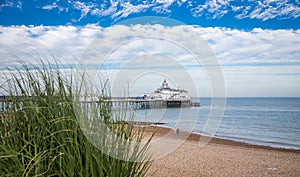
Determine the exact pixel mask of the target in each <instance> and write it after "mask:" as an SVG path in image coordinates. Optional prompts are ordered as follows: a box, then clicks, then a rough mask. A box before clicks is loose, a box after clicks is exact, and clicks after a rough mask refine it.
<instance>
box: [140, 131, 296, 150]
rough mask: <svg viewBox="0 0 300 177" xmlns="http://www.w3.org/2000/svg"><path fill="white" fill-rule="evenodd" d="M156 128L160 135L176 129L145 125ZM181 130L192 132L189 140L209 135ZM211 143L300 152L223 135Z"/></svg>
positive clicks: (213, 138) (197, 139)
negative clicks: (236, 139)
mask: <svg viewBox="0 0 300 177" xmlns="http://www.w3.org/2000/svg"><path fill="white" fill-rule="evenodd" d="M155 128H158V132H157V135H156V136H159V137H161V136H163V135H164V134H167V133H168V132H170V131H174V130H173V128H170V127H167V126H161V125H147V126H145V131H146V132H148V133H150V132H151V131H154V129H155ZM180 132H181V133H183V132H184V133H188V134H190V135H189V136H188V138H187V140H189V141H195V142H199V139H200V137H201V136H203V137H208V136H206V135H202V134H201V133H196V132H188V131H185V130H182V129H180ZM209 143H214V144H222V145H230V146H240V147H248V148H258V149H267V150H276V151H286V152H295V153H300V149H293V148H284V147H273V146H268V145H260V144H252V143H247V142H241V141H235V140H231V139H226V138H223V137H211V139H210V141H209V142H208V144H209Z"/></svg>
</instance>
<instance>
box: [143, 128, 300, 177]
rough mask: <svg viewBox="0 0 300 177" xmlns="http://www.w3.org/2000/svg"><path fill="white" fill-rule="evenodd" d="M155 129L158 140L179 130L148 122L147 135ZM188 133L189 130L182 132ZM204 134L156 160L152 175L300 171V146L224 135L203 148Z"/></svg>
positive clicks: (284, 173) (285, 173)
mask: <svg viewBox="0 0 300 177" xmlns="http://www.w3.org/2000/svg"><path fill="white" fill-rule="evenodd" d="M157 129H158V130H157ZM155 130H157V133H156V134H155V137H154V140H155V139H156V138H160V137H162V136H164V135H166V134H167V133H169V132H170V131H175V130H173V129H171V128H166V127H158V126H147V127H146V128H145V132H146V136H150V134H152V132H153V131H155ZM175 133H176V132H174V134H175ZM184 133H186V132H183V131H180V132H179V134H184ZM175 137H176V136H175ZM178 137H179V138H180V136H178ZM200 137H201V135H199V134H190V135H189V136H188V138H187V140H186V141H185V143H184V144H183V145H181V146H180V148H178V149H177V150H175V151H174V152H172V153H170V154H169V155H167V156H165V157H163V158H161V159H157V160H154V161H153V165H152V167H151V168H150V171H149V175H152V174H153V173H154V172H155V173H154V176H299V175H300V168H299V166H300V150H294V149H284V148H274V147H268V146H260V145H253V144H248V143H242V142H236V141H231V140H226V139H221V138H212V139H211V140H210V142H209V143H208V144H207V145H206V146H205V147H203V148H200V147H199V146H198V142H199V139H200Z"/></svg>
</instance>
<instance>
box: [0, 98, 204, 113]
mask: <svg viewBox="0 0 300 177" xmlns="http://www.w3.org/2000/svg"><path fill="white" fill-rule="evenodd" d="M20 98H21V96H13V97H12V96H0V111H2V112H5V111H7V110H8V109H9V107H10V105H11V104H12V101H13V100H20ZM33 98H34V97H29V99H33ZM98 100H100V101H98ZM101 101H105V102H110V103H111V104H112V105H113V106H124V105H126V106H128V107H130V108H132V109H154V108H180V107H191V106H196V107H199V106H200V102H192V100H191V99H145V98H144V97H112V98H106V99H99V98H97V97H95V98H93V99H85V100H82V101H81V102H90V103H92V102H95V103H99V102H101Z"/></svg>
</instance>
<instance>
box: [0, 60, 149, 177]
mask: <svg viewBox="0 0 300 177" xmlns="http://www.w3.org/2000/svg"><path fill="white" fill-rule="evenodd" d="M71 81H72V78H71V76H69V77H67V76H65V75H63V74H62V73H61V72H60V70H58V69H53V68H51V66H50V65H49V66H48V65H45V64H43V65H42V67H37V66H34V67H32V66H31V67H28V66H27V65H23V68H22V69H20V68H19V69H18V70H13V71H12V72H11V79H10V82H9V83H8V85H9V91H10V93H9V94H10V96H11V104H10V107H9V109H8V110H7V112H5V113H3V112H2V113H0V116H1V121H0V141H1V142H0V176H30V177H31V176H84V177H86V176H144V175H145V173H146V172H147V170H148V169H149V167H150V162H148V161H147V158H148V157H147V156H143V155H144V152H145V151H146V150H147V146H148V144H146V145H145V146H143V147H139V148H141V149H143V150H142V151H140V152H139V153H138V154H134V155H132V157H131V158H133V159H132V161H124V160H122V159H118V158H114V157H111V156H109V155H107V154H106V153H103V152H102V151H100V150H99V149H98V148H97V147H95V146H94V145H93V144H91V143H90V141H89V140H88V139H87V137H86V135H85V134H84V133H83V131H82V130H81V127H80V125H79V123H78V120H77V118H76V115H75V110H74V109H75V108H74V104H73V101H74V97H75V93H73V92H74V91H73V90H74V89H73V88H72V87H73V85H72V82H71ZM100 102H101V100H100ZM98 105H101V106H100V107H99V106H98V109H99V112H101V114H97V116H98V117H97V118H96V120H97V121H105V122H106V124H112V125H115V126H114V127H113V131H114V133H115V134H116V135H118V136H119V137H122V138H123V139H135V140H136V141H141V139H142V138H143V131H133V127H132V126H128V125H126V124H125V123H118V124H113V122H114V119H113V117H112V116H113V114H112V113H111V112H112V110H111V107H110V104H109V103H108V102H107V103H106V102H103V103H101V104H98ZM99 136H104V135H99ZM105 141H110V140H105ZM149 141H150V140H149ZM110 142H111V141H110ZM105 144H109V143H107V142H104V145H105ZM114 145H115V146H118V144H114ZM123 153H127V152H123ZM123 155H124V156H126V155H128V154H123ZM134 159H139V160H140V162H138V161H135V160H134Z"/></svg>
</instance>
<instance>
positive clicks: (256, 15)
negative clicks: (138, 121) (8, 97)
mask: <svg viewBox="0 0 300 177" xmlns="http://www.w3.org/2000/svg"><path fill="white" fill-rule="evenodd" d="M299 17H300V2H299V0H294V1H290V0H240V1H232V0H208V1H196V0H194V1H189V0H177V1H176V0H152V1H147V0H141V1H139V0H137V1H113V0H106V1H105V0H104V1H98V0H92V1H82V0H81V1H71V0H64V1H62V0H54V1H52V0H47V1H35V0H26V1H25V0H24V1H23V0H1V1H0V72H2V73H5V72H7V70H6V67H9V66H13V65H16V64H17V63H18V61H19V60H22V61H26V62H28V63H30V62H33V58H35V59H37V58H42V59H43V60H45V61H46V60H51V59H53V57H55V58H60V59H63V62H62V63H67V64H68V65H69V66H75V67H76V66H78V64H84V65H85V66H88V67H89V69H91V77H92V76H93V74H94V72H98V73H99V72H104V73H100V74H101V75H105V76H107V77H110V79H111V80H112V85H113V86H114V87H113V89H115V90H118V91H116V92H120V90H122V89H120V88H121V87H122V88H123V87H126V86H125V85H117V83H118V82H119V79H121V80H122V81H123V83H125V84H128V85H130V86H132V88H131V92H132V94H137V95H140V94H142V93H143V92H151V91H153V90H155V89H156V88H157V87H158V86H159V85H160V84H161V82H162V79H163V78H167V79H168V81H169V82H170V84H171V85H172V86H173V87H180V88H184V89H186V90H189V91H190V92H191V94H192V95H193V96H196V95H197V96H212V94H213V93H214V87H218V84H214V83H215V82H219V81H220V82H221V80H222V79H223V78H224V84H225V93H226V96H228V97H300V91H299V90H300V58H299V56H300V29H299V27H300V18H299ZM217 65H218V66H217ZM133 66H134V67H133ZM145 66H146V67H145ZM99 68H101V69H102V70H101V71H99ZM218 69H220V70H221V75H220V73H219V71H217V70H218ZM94 70H95V71H94ZM216 73H218V74H216ZM1 75H2V76H3V74H1ZM2 76H1V77H2ZM124 79H125V80H124ZM126 79H127V80H126ZM2 80H3V77H2ZM149 80H151V82H149ZM117 81H118V82H117ZM3 83H4V81H0V84H1V85H3Z"/></svg>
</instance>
